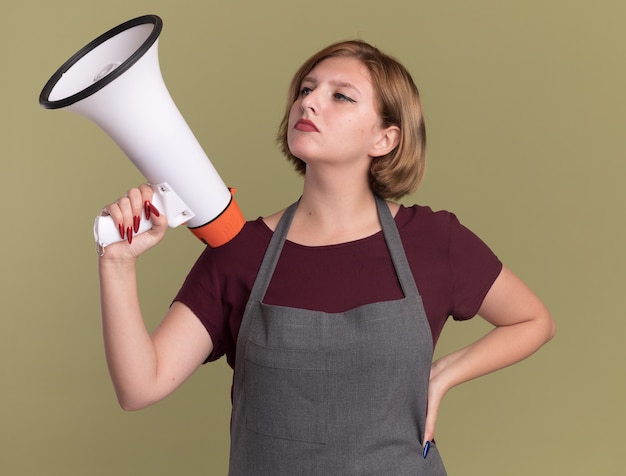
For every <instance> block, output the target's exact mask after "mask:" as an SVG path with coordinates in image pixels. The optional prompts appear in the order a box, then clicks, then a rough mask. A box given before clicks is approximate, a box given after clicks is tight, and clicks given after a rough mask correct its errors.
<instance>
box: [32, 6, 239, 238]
mask: <svg viewBox="0 0 626 476" xmlns="http://www.w3.org/2000/svg"><path fill="white" fill-rule="evenodd" d="M161 28H162V21H161V19H160V18H159V17H158V16H155V15H147V16H142V17H139V18H135V19H133V20H130V21H127V22H125V23H123V24H121V25H119V26H117V27H115V28H113V29H111V30H109V31H108V32H106V33H104V34H103V35H101V36H99V37H98V38H96V39H95V40H93V41H92V42H91V43H89V44H88V45H87V46H85V47H84V48H83V49H81V50H80V51H78V53H76V54H75V55H74V56H72V57H71V58H70V59H69V60H68V61H67V62H66V63H64V64H63V65H62V66H61V67H60V68H59V69H58V70H57V72H56V73H55V74H54V75H53V76H52V77H51V78H50V80H49V81H48V83H47V84H46V85H45V87H44V88H43V90H42V92H41V95H40V97H39V102H40V104H41V105H42V106H43V107H45V108H47V109H60V108H66V109H68V110H70V111H73V112H76V113H78V114H79V115H81V116H83V117H86V118H87V119H89V120H91V121H93V122H94V123H95V124H97V125H98V126H99V127H100V128H102V129H103V130H104V131H105V132H106V133H107V134H108V135H109V136H110V137H111V138H112V139H113V140H114V141H115V142H116V143H117V145H118V146H119V147H120V148H121V149H122V151H123V152H124V153H125V154H126V155H127V156H128V158H129V159H130V160H131V161H132V162H133V164H135V166H136V167H137V168H138V169H139V171H140V172H141V173H142V174H143V175H144V177H146V179H147V180H148V182H149V183H150V184H151V185H152V187H153V189H154V191H155V197H154V204H155V206H156V207H157V208H158V209H159V210H160V211H162V212H164V213H165V214H166V215H167V217H168V225H169V226H170V227H176V226H179V225H181V224H183V223H185V224H186V225H187V227H188V228H189V229H190V230H191V231H192V232H193V233H194V234H195V235H196V236H197V237H198V238H200V239H201V240H202V241H203V242H205V243H207V244H208V245H210V246H214V247H215V246H220V245H222V244H224V243H226V242H228V241H230V240H231V239H232V238H234V236H235V235H237V233H239V231H240V230H241V228H242V227H243V224H244V223H245V219H244V217H243V215H242V213H241V210H240V209H239V206H238V205H237V202H236V201H235V199H234V197H233V196H232V193H231V190H229V189H228V188H227V187H226V186H225V185H224V182H223V181H222V179H221V178H220V176H219V175H218V173H217V172H216V170H215V168H214V167H213V165H212V164H211V162H210V161H209V159H208V157H207V156H206V154H205V153H204V151H203V150H202V147H201V146H200V144H199V143H198V141H197V140H196V138H195V136H194V135H193V133H192V132H191V130H190V129H189V127H188V125H187V123H186V122H185V120H184V118H183V117H182V115H181V113H180V111H179V110H178V108H177V107H176V105H175V104H174V101H173V100H172V98H171V96H170V95H169V93H168V91H167V88H166V86H165V83H164V82H163V78H162V76H161V71H160V68H159V60H158V37H159V34H160V32H161ZM150 228H151V224H150V222H149V221H148V220H146V219H145V218H142V223H141V225H140V228H139V232H142V231H145V230H148V229H150ZM94 236H95V239H96V242H97V244H98V246H100V247H102V248H104V247H105V246H107V245H109V244H111V243H114V242H117V241H121V237H120V235H119V232H118V230H117V228H116V227H115V225H114V223H113V220H112V219H111V217H101V216H99V217H97V218H96V221H95V225H94Z"/></svg>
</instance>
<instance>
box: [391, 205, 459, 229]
mask: <svg viewBox="0 0 626 476" xmlns="http://www.w3.org/2000/svg"><path fill="white" fill-rule="evenodd" d="M396 224H397V226H398V228H399V229H400V230H402V229H405V228H409V229H413V228H418V229H420V230H421V231H439V232H448V231H449V230H450V227H451V226H455V225H457V224H459V221H458V219H457V217H456V215H455V214H454V213H452V212H449V211H447V210H433V209H432V208H431V207H429V206H427V205H418V204H413V205H407V206H405V205H400V207H399V209H398V213H397V215H396Z"/></svg>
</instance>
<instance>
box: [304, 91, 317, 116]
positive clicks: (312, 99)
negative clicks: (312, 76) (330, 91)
mask: <svg viewBox="0 0 626 476" xmlns="http://www.w3.org/2000/svg"><path fill="white" fill-rule="evenodd" d="M300 107H301V108H302V111H306V110H310V111H311V112H313V113H314V114H316V113H317V112H319V103H318V100H317V94H315V91H311V92H309V94H307V95H306V96H304V97H303V98H302V101H301V102H300Z"/></svg>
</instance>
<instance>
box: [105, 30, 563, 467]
mask: <svg viewBox="0 0 626 476" xmlns="http://www.w3.org/2000/svg"><path fill="white" fill-rule="evenodd" d="M278 137H279V142H280V144H281V147H282V150H283V152H284V153H285V155H286V156H287V157H288V159H289V160H290V161H292V162H293V163H294V165H295V167H296V169H297V170H298V171H299V172H300V173H301V174H302V175H303V177H304V186H303V192H302V196H301V197H300V199H299V200H298V201H297V202H296V203H294V204H293V205H291V206H290V207H288V208H287V209H285V210H282V211H280V212H278V213H276V214H273V215H270V216H268V217H265V218H259V219H257V220H255V221H250V222H248V223H247V224H246V225H245V226H244V229H243V230H242V231H241V232H240V233H239V235H237V236H236V237H235V238H234V239H233V240H232V241H230V242H228V243H227V244H225V245H223V246H221V247H219V248H215V249H211V248H207V249H206V250H205V251H204V252H203V253H202V255H201V256H200V257H199V259H198V261H197V262H196V264H195V265H194V267H193V269H192V270H191V272H190V273H189V275H188V277H187V279H186V281H185V283H184V285H183V286H182V288H181V290H180V292H179V293H178V295H177V297H176V299H175V301H174V303H173V305H172V306H171V308H170V309H169V310H168V312H167V313H166V315H165V317H164V319H163V321H162V323H161V324H160V326H159V327H158V328H157V329H156V330H155V332H154V333H153V334H152V335H150V334H149V333H148V331H147V330H146V327H145V325H144V321H143V318H142V314H141V309H140V305H139V301H138V297H137V287H136V274H135V266H136V260H137V258H138V257H139V256H140V255H141V254H143V253H144V252H145V251H146V250H147V249H149V248H151V247H152V246H155V245H156V244H157V243H158V242H159V241H160V240H161V239H162V238H163V235H164V233H165V230H166V221H165V218H164V216H162V215H159V214H158V211H157V210H155V209H154V207H153V206H152V205H151V198H152V190H151V188H150V187H149V186H148V185H142V186H140V187H139V188H137V189H133V190H130V191H129V192H128V194H127V195H126V196H125V197H122V198H120V199H119V200H117V201H116V202H115V203H112V204H111V205H109V206H108V207H107V208H106V213H109V214H110V215H111V216H112V217H113V219H114V221H115V222H116V224H117V225H118V226H119V228H120V233H121V234H122V236H123V237H126V238H127V241H125V242H120V243H118V244H115V245H110V246H109V247H107V249H106V253H105V254H104V255H103V256H101V257H100V258H99V273H100V282H101V296H102V316H103V328H104V341H105V349H106V355H107V360H108V364H109V368H110V373H111V377H112V380H113V384H114V386H115V390H116V392H117V396H118V399H119V402H120V405H121V406H122V407H123V408H125V409H127V410H135V409H140V408H144V407H146V406H148V405H151V404H153V403H155V402H157V401H159V400H161V399H163V398H164V397H165V396H167V395H168V394H169V393H170V392H172V391H173V390H174V389H175V388H177V387H178V386H179V385H180V384H181V383H182V382H183V381H184V380H185V379H186V378H187V377H189V376H190V375H191V374H192V373H193V372H194V371H195V370H196V369H197V368H198V367H199V366H200V365H201V364H202V363H204V362H206V361H212V360H216V359H218V358H220V357H221V356H222V355H225V356H226V358H227V360H228V362H229V364H230V365H231V367H232V368H233V369H234V380H233V413H232V426H231V457H230V474H231V475H290V476H291V475H295V474H302V475H329V474H341V475H367V474H372V475H374V474H376V475H379V474H393V475H398V476H400V475H409V474H411V475H415V474H425V475H426V474H427V475H443V474H445V469H444V466H443V463H442V461H441V458H440V456H439V453H438V450H437V447H436V445H435V444H434V442H433V438H434V434H435V422H436V418H437V413H438V409H439V405H440V403H441V400H442V399H443V397H444V395H445V394H446V393H447V392H448V391H449V390H450V389H451V388H452V387H454V386H456V385H458V384H460V383H463V382H466V381H468V380H470V379H473V378H476V377H479V376H481V375H484V374H487V373H489V372H493V371H495V370H498V369H500V368H503V367H506V366H508V365H511V364H513V363H515V362H518V361H520V360H522V359H524V358H525V357H527V356H529V355H530V354H532V353H533V352H535V351H536V350H537V349H538V348H539V347H541V346H542V345H543V344H544V343H545V342H547V341H548V340H549V339H550V338H551V337H552V336H553V335H554V332H555V326H554V322H553V320H552V318H551V317H550V315H549V313H548V311H547V310H546V308H545V307H544V305H543V304H542V303H541V301H540V300H539V299H538V298H537V297H536V296H535V295H534V294H533V292H532V291H531V290H530V289H529V288H528V287H527V286H526V285H525V284H524V283H523V282H522V281H521V280H520V279H519V278H517V277H516V276H515V275H514V274H513V273H512V272H511V271H510V270H509V269H507V268H506V267H505V266H503V265H502V264H501V263H500V261H499V260H498V258H497V257H496V256H495V255H494V254H493V253H492V252H491V251H490V250H489V249H488V248H487V246H486V245H485V244H484V243H483V242H482V241H481V240H480V239H478V238H477V237H476V236H475V235H474V234H472V233H471V232H470V231H469V230H468V229H467V228H465V227H463V226H462V225H461V224H460V223H459V222H458V221H457V219H456V218H455V216H454V215H453V214H451V213H448V212H443V211H442V212H433V211H432V210H431V209H430V208H428V207H423V206H418V205H414V206H412V207H404V206H400V205H398V204H397V203H394V202H393V201H391V200H396V199H399V198H400V197H402V196H404V195H406V194H408V193H410V192H412V191H414V190H415V189H416V188H417V186H418V184H419V182H420V180H421V178H422V175H423V170H424V160H425V132H424V123H423V118H422V111H421V106H420V100H419V94H418V91H417V88H416V86H415V84H414V82H413V80H412V78H411V76H410V75H409V73H408V72H407V71H406V69H405V68H404V67H403V66H402V65H401V64H399V63H398V62H397V61H396V60H394V59H393V58H391V57H389V56H387V55H385V54H384V53H382V52H380V51H379V50H378V49H376V48H374V47H372V46H371V45H369V44H367V43H364V42H361V41H347V42H341V43H337V44H334V45H331V46H329V47H327V48H325V49H324V50H322V51H320V52H319V53H317V54H315V55H314V56H312V57H311V58H310V59H309V60H307V61H306V62H305V63H304V64H303V65H302V67H301V68H300V69H299V71H298V72H297V73H296V75H295V76H294V78H293V80H292V83H291V86H290V91H289V97H288V103H287V108H286V112H285V116H284V118H283V120H282V123H281V127H280V131H279V136H278ZM141 213H145V214H146V215H147V216H151V219H152V221H153V228H152V230H150V231H148V232H146V233H142V234H139V235H136V236H134V233H133V231H134V226H135V223H136V222H137V217H139V216H140V215H141ZM476 314H478V315H480V316H481V317H482V318H483V319H485V320H487V321H488V322H489V323H491V324H493V326H494V329H493V330H492V331H491V332H489V333H488V334H487V335H485V336H484V337H483V338H481V339H480V340H478V341H477V342H475V343H473V344H471V345H469V346H467V347H465V348H463V349H460V350H458V351H456V352H454V353H452V354H450V355H447V356H445V357H443V358H441V359H439V360H437V361H436V362H434V363H433V362H432V355H433V347H434V344H435V343H436V341H437V338H438V337H439V334H440V332H441V329H442V327H443V325H444V323H445V321H446V319H447V318H448V317H449V316H452V317H453V318H454V319H469V318H471V317H473V316H474V315H476Z"/></svg>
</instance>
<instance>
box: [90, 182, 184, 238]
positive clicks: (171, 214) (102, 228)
mask: <svg viewBox="0 0 626 476" xmlns="http://www.w3.org/2000/svg"><path fill="white" fill-rule="evenodd" d="M152 189H153V190H154V195H153V196H152V203H153V205H154V206H155V207H156V208H157V210H159V211H160V212H161V213H165V214H166V215H167V224H168V226H169V227H170V228H176V227H177V226H179V225H182V224H183V223H185V222H187V221H188V220H190V219H191V218H193V217H194V216H195V214H194V213H193V212H192V211H191V210H190V209H189V208H188V207H187V205H186V204H185V203H184V202H183V201H182V200H181V198H180V197H179V196H178V195H177V194H176V193H175V192H174V191H173V190H172V188H171V187H170V186H169V185H168V184H167V183H161V184H152ZM151 228H152V222H151V221H150V220H147V219H146V218H145V216H144V215H143V213H142V214H141V221H140V223H139V229H138V230H137V233H135V234H139V233H143V232H144V231H148V230H150V229H151ZM93 235H94V238H95V240H96V243H97V245H98V249H104V248H106V247H107V246H108V245H110V244H112V243H117V242H119V241H122V240H123V238H122V237H121V236H120V232H119V230H118V228H117V226H115V222H114V221H113V218H111V217H110V216H97V217H96V219H95V221H94V225H93Z"/></svg>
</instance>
